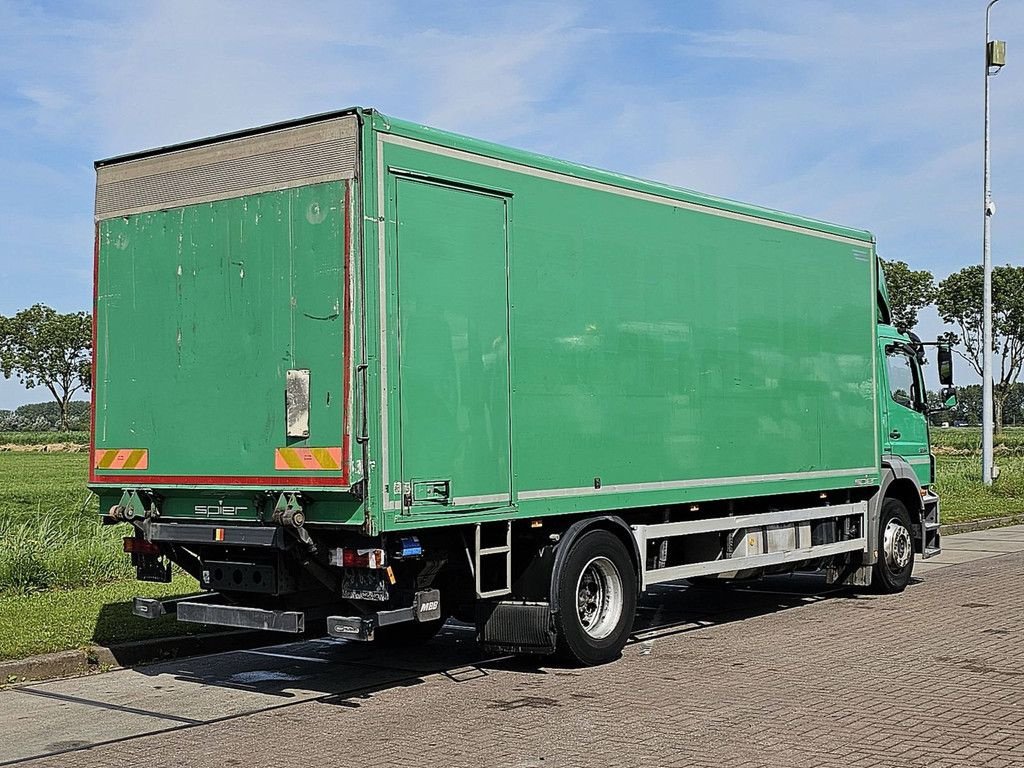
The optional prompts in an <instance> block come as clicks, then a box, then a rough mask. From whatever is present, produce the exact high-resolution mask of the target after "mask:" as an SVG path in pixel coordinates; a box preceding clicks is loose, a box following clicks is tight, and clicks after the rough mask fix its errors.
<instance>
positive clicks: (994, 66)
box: [985, 40, 1006, 72]
mask: <svg viewBox="0 0 1024 768" xmlns="http://www.w3.org/2000/svg"><path fill="white" fill-rule="evenodd" d="M985 61H986V63H987V64H988V68H989V69H990V70H994V71H996V72H998V71H999V70H1000V69H1002V68H1003V67H1005V66H1006V41H1005V40H989V41H988V45H987V46H986V51H985Z"/></svg>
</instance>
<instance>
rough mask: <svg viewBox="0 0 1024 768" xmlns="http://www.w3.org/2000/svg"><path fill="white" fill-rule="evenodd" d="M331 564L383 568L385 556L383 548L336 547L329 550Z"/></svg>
mask: <svg viewBox="0 0 1024 768" xmlns="http://www.w3.org/2000/svg"><path fill="white" fill-rule="evenodd" d="M330 561H331V565H340V566H342V567H343V568H384V567H385V566H386V565H387V558H386V556H385V554H384V550H383V549H356V548H355V547H336V548H334V549H332V550H331V554H330Z"/></svg>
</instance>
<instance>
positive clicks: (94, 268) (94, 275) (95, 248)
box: [89, 222, 100, 481]
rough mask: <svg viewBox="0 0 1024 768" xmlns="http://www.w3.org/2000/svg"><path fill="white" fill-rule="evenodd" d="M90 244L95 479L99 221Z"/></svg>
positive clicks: (92, 462) (92, 469)
mask: <svg viewBox="0 0 1024 768" xmlns="http://www.w3.org/2000/svg"><path fill="white" fill-rule="evenodd" d="M95 229H96V234H95V236H94V237H93V246H92V370H91V372H90V373H91V374H92V382H91V384H90V392H89V480H91V481H95V479H96V318H97V316H98V315H99V285H100V283H99V280H100V223H99V222H96V227H95Z"/></svg>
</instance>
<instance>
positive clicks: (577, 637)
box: [555, 530, 637, 665]
mask: <svg viewBox="0 0 1024 768" xmlns="http://www.w3.org/2000/svg"><path fill="white" fill-rule="evenodd" d="M555 588H556V590H557V592H558V606H559V610H558V615H557V616H556V618H555V628H556V630H557V632H558V651H559V654H560V655H561V656H562V657H563V658H566V659H568V660H570V661H573V662H576V663H579V664H586V665H592V664H602V663H604V662H607V661H611V660H613V659H616V658H618V656H619V654H621V653H622V648H623V647H624V646H625V645H626V640H628V639H629V633H630V630H631V629H632V628H633V618H634V616H635V614H636V599H637V574H636V569H635V568H634V567H633V558H632V556H631V555H630V553H629V550H628V549H626V546H625V545H624V544H623V543H622V540H621V539H619V538H618V537H617V536H615V535H614V534H612V533H609V532H608V531H604V530H592V531H589V532H587V533H584V534H583V535H581V536H580V537H579V538H578V539H576V541H575V542H573V544H572V549H570V550H569V554H568V556H567V557H566V559H565V562H564V563H563V565H562V569H561V572H560V573H559V576H558V583H557V584H556V587H555Z"/></svg>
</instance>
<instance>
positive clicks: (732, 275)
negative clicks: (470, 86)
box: [93, 111, 880, 530]
mask: <svg viewBox="0 0 1024 768" xmlns="http://www.w3.org/2000/svg"><path fill="white" fill-rule="evenodd" d="M349 121H350V122H349ZM357 121H358V139H359V141H358V146H357V147H356V148H355V150H354V151H355V155H356V159H355V160H354V162H353V163H352V167H351V168H350V169H349V166H345V168H342V169H340V170H339V169H338V168H335V167H333V166H331V167H330V168H329V169H328V170H327V171H325V172H324V173H323V174H321V176H330V175H331V174H334V175H335V176H336V178H329V179H326V180H325V179H323V178H319V177H317V178H316V183H308V184H307V183H304V182H303V179H301V178H298V179H296V178H295V177H296V176H297V174H293V178H290V179H289V180H287V181H286V182H284V184H285V188H282V189H276V190H269V191H268V190H266V189H260V188H257V189H255V190H252V191H250V190H247V191H246V194H238V195H235V194H234V193H233V192H230V191H229V192H228V193H227V194H228V196H227V197H226V199H217V200H213V201H200V202H187V201H186V202H185V203H184V204H181V205H177V204H176V205H171V206H167V205H163V206H162V207H161V204H160V203H155V205H157V208H156V209H154V210H148V211H142V212H134V211H132V210H128V211H125V212H118V215H116V216H113V217H106V218H104V217H102V216H99V223H98V262H99V267H98V268H99V281H98V282H99V288H98V296H97V329H98V334H99V338H98V340H97V343H98V351H97V366H96V371H97V382H96V395H95V397H96V404H97V409H96V418H97V427H96V431H95V436H96V438H95V439H96V449H97V450H96V452H95V453H96V456H99V455H101V454H102V455H103V456H106V455H108V454H106V453H103V452H104V451H115V457H116V459H115V461H116V462H118V463H121V462H122V460H130V458H129V459H125V457H126V456H129V457H130V454H128V453H127V451H129V450H131V449H135V450H136V451H140V450H147V451H148V453H147V454H146V457H147V459H146V460H147V464H146V466H145V467H140V468H138V469H135V470H127V469H123V468H122V469H119V470H114V469H109V468H104V467H102V466H101V467H98V468H96V469H94V477H93V484H94V487H96V488H97V489H98V490H100V491H101V492H103V490H104V489H107V490H106V491H105V493H106V494H107V496H105V498H104V501H107V500H109V499H113V501H116V498H114V497H115V495H118V494H119V493H120V490H121V489H122V488H127V487H155V488H162V489H163V490H162V494H163V496H164V498H165V501H164V508H163V510H162V512H163V513H164V514H165V515H168V516H171V517H176V516H180V517H192V516H195V515H198V516H205V517H209V518H217V519H223V518H226V517H230V516H232V513H233V514H234V516H238V517H251V516H252V515H253V512H252V509H251V508H252V506H253V502H252V499H253V498H254V496H255V495H258V494H262V493H263V492H265V491H272V492H280V491H284V490H303V491H305V492H306V494H307V496H308V498H311V499H313V500H314V503H313V504H312V505H311V506H309V507H308V509H307V512H308V519H309V521H310V522H311V523H316V522H321V523H326V522H335V523H349V524H356V523H360V522H363V521H364V520H366V521H367V522H368V523H369V526H368V527H369V528H372V529H374V530H397V529H412V528H420V527H428V526H435V525H450V524H456V523H468V522H474V521H482V520H493V519H504V518H515V517H526V518H531V517H536V516H542V515H551V514H564V513H587V512H594V511H599V510H614V509H628V508H635V507H645V506H654V505H663V504H679V503H698V502H700V501H702V500H709V499H727V498H744V497H752V496H768V495H776V494H785V493H797V492H807V491H825V490H831V489H843V488H858V487H859V488H863V487H866V486H867V487H872V486H876V485H877V484H878V483H879V453H880V450H879V435H878V412H877V405H876V398H875V391H876V379H877V372H876V368H875V366H876V363H875V333H876V328H875V325H876V320H877V315H876V311H877V310H876V307H877V303H876V302H877V297H876V291H877V288H876V286H877V282H876V281H877V275H876V272H875V258H874V247H873V240H872V238H871V236H870V234H868V233H866V232H863V231H859V230H852V229H847V228H842V227H837V226H833V225H828V224H824V223H820V222H815V221H811V220H807V219H802V218H799V217H794V216H789V215H786V214H781V213H778V212H774V211H768V210H764V209H760V208H756V207H752V206H746V205H741V204H737V203H732V202H729V201H724V200H720V199H716V198H710V197H706V196H703V195H699V194H697V193H693V192H688V191H685V190H680V189H675V188H672V187H667V186H662V185H657V184H653V183H648V182H643V181H639V180H636V179H630V178H626V177H622V176H618V175H615V174H611V173H606V172H602V171H597V170H594V169H589V168H585V167H582V166H578V165H572V164H568V163H564V162H560V161H557V160H553V159H550V158H545V157H541V156H537V155H532V154H528V153H524V152H518V151H515V150H510V149H507V148H503V147H498V146H495V145H490V144H486V143H483V142H478V141H474V140H471V139H467V138H464V137H460V136H456V135H453V134H448V133H443V132H439V131H434V130H432V129H428V128H424V127H422V126H417V125H413V124H410V123H405V122H401V121H397V120H392V119H390V118H387V117H385V116H383V115H381V114H379V113H376V112H373V111H351V112H346V113H338V114H336V115H331V116H324V117H322V118H314V119H311V120H310V121H309V122H307V123H303V124H301V125H300V126H299V128H301V129H302V130H312V129H315V128H317V127H320V128H323V127H324V126H329V125H334V124H338V123H339V122H341V123H344V124H345V125H346V126H348V125H356V123H357ZM289 130H292V131H294V130H297V128H295V127H284V128H282V127H273V126H272V127H271V128H269V129H266V130H265V132H254V133H252V134H251V135H246V136H242V137H241V138H238V137H236V138H230V139H227V140H223V139H222V140H211V142H210V143H208V144H203V145H200V146H199V147H197V148H195V149H200V150H203V151H211V150H210V148H215V147H223V146H228V145H230V144H231V142H232V141H236V142H237V141H240V140H246V141H251V140H256V141H267V140H270V139H272V138H273V137H275V136H278V135H280V134H281V133H285V132H287V131H289ZM346 130H349V129H348V128H346ZM346 135H347V134H346ZM187 150H188V148H186V149H185V150H181V149H179V150H176V151H177V152H179V153H182V152H185V151H187ZM311 151H312V150H311ZM316 151H317V152H320V151H321V150H320V149H319V148H316ZM173 155H174V152H171V153H169V154H167V153H158V154H155V155H153V156H152V157H151V158H150V157H144V158H140V159H135V160H132V159H129V160H128V161H126V163H125V164H130V163H131V162H142V161H152V159H154V158H162V157H165V156H166V157H171V156H173ZM332 162H334V161H332ZM328 165H330V163H328ZM121 166H122V163H119V162H114V163H111V164H110V166H109V168H110V169H111V170H116V169H118V168H119V167H121ZM103 167H104V166H101V184H102V174H103ZM318 170H324V169H318ZM338 174H341V175H338ZM264 186H266V185H264ZM271 186H272V185H271ZM278 186H281V184H278ZM221 194H224V193H221ZM345 200H349V205H348V207H347V208H346V204H345ZM151 205H154V204H151ZM98 210H99V205H98ZM311 211H316V213H315V214H314V215H310V212H311ZM346 221H347V222H349V227H350V230H351V232H353V233H355V234H354V236H353V237H352V238H351V242H352V244H353V245H352V247H346V245H345V235H344V231H345V226H344V222H346ZM246 238H248V239H246ZM126 243H127V245H126ZM183 244H184V245H183ZM182 248H184V250H181V249H182ZM360 249H361V250H360ZM238 262H242V263H241V264H239V263H238ZM179 264H180V265H182V269H183V271H184V277H185V279H184V280H181V279H178V277H177V275H176V269H177V267H178V265H179ZM190 266H192V267H193V268H194V269H195V272H196V274H195V275H192V276H191V279H190V277H189V274H190V273H189V268H190ZM242 269H244V271H245V277H244V278H243V277H241V276H240V272H241V270H242ZM253 270H256V272H255V273H254V271H253ZM254 284H255V285H254ZM243 285H245V286H246V287H245V288H243ZM250 285H254V288H253V289H248V286H250ZM302 286H305V288H303V287H302ZM346 286H347V287H348V292H347V293H346V290H345V289H346ZM245 290H248V291H249V292H248V293H246V292H245ZM346 297H348V298H346ZM197 302H206V305H205V306H203V307H197V306H195V304H196V303H197ZM346 307H348V309H347V310H346ZM325 318H326V319H325ZM208 328H209V329H211V330H210V331H209V333H207V332H206V331H207V329H208ZM179 329H180V330H182V334H183V335H182V337H181V341H180V345H179V341H178V332H179ZM119 334H120V335H119ZM364 366H365V368H364ZM289 370H308V371H309V381H310V393H311V394H310V409H309V414H308V415H309V431H310V435H309V437H308V438H306V439H299V440H296V439H293V438H288V437H287V435H286V431H287V430H286V423H285V421H286V419H285V405H284V402H285V396H284V391H285V386H286V381H285V379H286V376H287V371H289ZM346 377H348V379H346ZM346 380H351V381H352V383H353V386H352V388H351V396H348V395H347V394H345V393H346V392H347V391H348V390H347V389H346V386H345V381H346ZM328 393H331V397H332V398H333V399H330V400H328ZM364 412H365V413H366V421H365V425H364V424H363V421H362V414H363V413H364ZM353 414H355V419H353ZM353 423H355V430H353V428H352V425H353ZM364 428H365V432H366V435H365V437H366V439H365V441H362V440H358V439H354V438H353V433H355V435H356V436H361V435H362V433H363V430H364ZM346 446H350V447H351V448H346ZM338 447H341V448H343V449H344V451H345V453H344V455H343V463H344V466H343V467H342V468H341V469H339V470H322V471H312V472H310V471H304V470H293V469H276V468H275V466H276V465H275V457H276V456H277V455H278V454H277V451H278V450H279V449H282V448H284V449H287V448H298V449H303V448H305V449H312V448H338ZM303 455H304V457H305V458H304V461H307V462H308V461H309V460H310V454H309V453H308V452H307V453H305V454H303ZM96 456H94V464H95V463H97V461H98V459H97V458H96ZM364 471H365V473H366V477H365V479H366V481H367V482H368V491H367V495H366V499H365V501H359V500H358V499H357V496H356V495H354V494H352V493H350V492H349V491H348V490H347V489H348V486H349V485H350V484H351V483H355V482H359V481H360V480H363V479H364ZM118 497H119V496H118ZM197 499H200V501H197ZM207 499H213V501H206V500H207ZM112 503H113V502H112ZM224 507H228V508H231V507H246V510H245V512H244V513H239V512H237V511H235V510H232V511H231V513H225V512H224V510H223V508H224Z"/></svg>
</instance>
